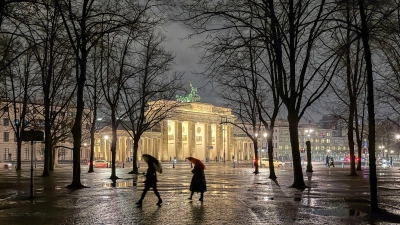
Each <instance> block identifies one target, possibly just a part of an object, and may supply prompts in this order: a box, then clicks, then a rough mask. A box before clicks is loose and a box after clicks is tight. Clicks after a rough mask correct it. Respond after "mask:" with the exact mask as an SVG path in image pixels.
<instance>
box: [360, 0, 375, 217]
mask: <svg viewBox="0 0 400 225" xmlns="http://www.w3.org/2000/svg"><path fill="white" fill-rule="evenodd" d="M358 5H359V7H360V17H361V26H362V28H361V39H362V41H363V45H364V53H365V63H366V69H367V87H368V93H367V100H368V104H367V105H368V131H369V134H368V139H369V182H370V194H371V212H379V211H380V209H379V206H378V179H377V177H376V164H375V163H376V162H375V144H376V143H375V105H374V104H375V103H374V79H373V78H374V77H373V74H372V59H371V58H372V57H371V49H370V46H369V30H368V25H367V16H366V15H365V9H364V1H363V0H359V1H358Z"/></svg>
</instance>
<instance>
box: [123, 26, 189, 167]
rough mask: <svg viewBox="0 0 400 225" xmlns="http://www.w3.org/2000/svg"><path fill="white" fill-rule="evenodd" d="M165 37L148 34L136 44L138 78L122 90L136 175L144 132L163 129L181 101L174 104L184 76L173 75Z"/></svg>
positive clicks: (171, 59) (126, 126) (135, 62)
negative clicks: (161, 127)
mask: <svg viewBox="0 0 400 225" xmlns="http://www.w3.org/2000/svg"><path fill="white" fill-rule="evenodd" d="M164 40H165V36H163V35H160V34H158V33H155V32H152V31H149V32H147V33H146V34H145V35H144V36H143V37H142V38H141V39H140V40H138V43H137V50H136V52H137V54H136V55H135V57H134V58H133V62H134V65H135V68H136V73H135V76H131V77H129V79H128V80H127V81H126V82H125V85H124V87H123V90H124V93H123V95H122V99H121V100H122V104H123V106H124V109H125V111H126V112H127V115H126V117H127V120H128V121H129V124H126V123H123V124H122V125H123V126H124V127H125V129H126V130H127V131H129V132H128V133H129V134H130V135H131V137H132V139H133V160H132V161H133V168H132V171H131V172H130V174H137V173H138V168H137V160H138V159H137V151H138V147H139V141H140V138H141V136H142V135H143V133H144V132H146V131H148V130H151V129H152V128H154V127H156V126H160V125H161V122H162V121H163V120H165V119H166V118H168V117H169V116H172V113H173V109H175V108H176V107H178V106H179V105H180V104H179V102H176V101H172V100H173V99H174V98H175V96H176V94H177V93H178V92H179V91H180V90H182V88H181V87H182V85H181V83H180V81H181V79H182V74H181V73H172V74H171V67H172V65H173V63H174V58H175V57H174V56H173V55H172V54H171V53H170V52H167V51H166V50H165V49H164V46H163V45H162V44H163V42H164Z"/></svg>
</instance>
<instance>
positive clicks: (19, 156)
mask: <svg viewBox="0 0 400 225" xmlns="http://www.w3.org/2000/svg"><path fill="white" fill-rule="evenodd" d="M17 133H18V134H21V133H19V129H17ZM21 148H22V141H21V137H20V136H19V137H17V168H16V170H17V171H20V170H21Z"/></svg>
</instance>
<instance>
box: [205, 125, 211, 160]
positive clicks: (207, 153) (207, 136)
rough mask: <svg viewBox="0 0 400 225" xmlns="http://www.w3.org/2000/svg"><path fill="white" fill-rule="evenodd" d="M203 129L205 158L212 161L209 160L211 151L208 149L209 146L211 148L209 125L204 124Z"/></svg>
mask: <svg viewBox="0 0 400 225" xmlns="http://www.w3.org/2000/svg"><path fill="white" fill-rule="evenodd" d="M204 127H205V129H206V130H205V131H204V136H205V137H204V138H205V143H206V151H207V152H206V154H205V155H206V157H207V158H209V159H210V161H212V160H213V159H212V158H211V157H212V155H211V153H212V149H209V148H208V147H209V146H212V129H211V124H209V123H206V124H204Z"/></svg>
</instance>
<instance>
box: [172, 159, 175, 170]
mask: <svg viewBox="0 0 400 225" xmlns="http://www.w3.org/2000/svg"><path fill="white" fill-rule="evenodd" d="M172 168H174V169H175V161H173V162H172Z"/></svg>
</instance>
